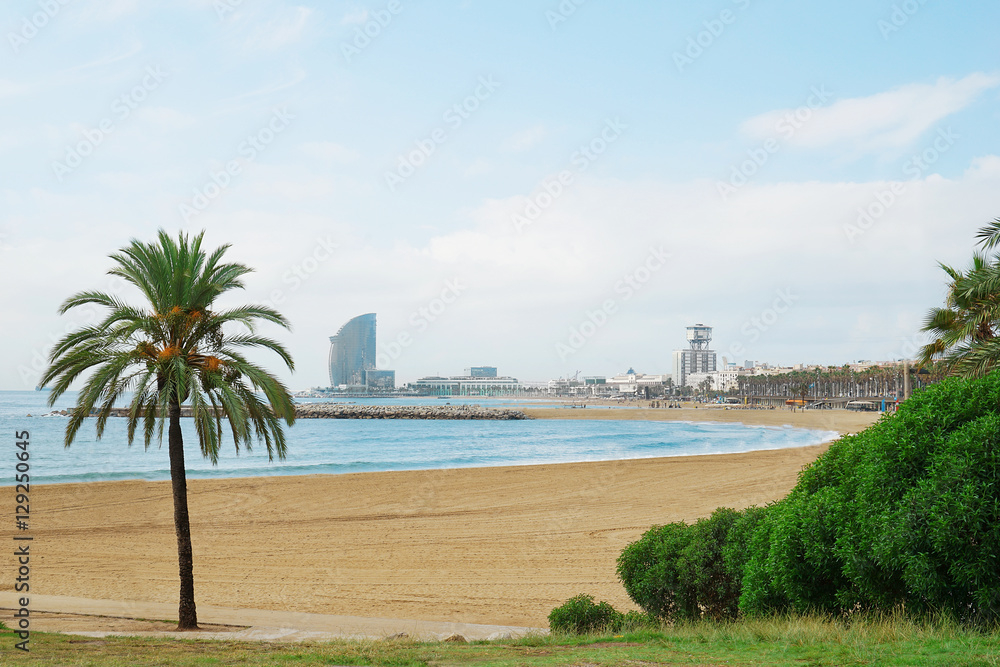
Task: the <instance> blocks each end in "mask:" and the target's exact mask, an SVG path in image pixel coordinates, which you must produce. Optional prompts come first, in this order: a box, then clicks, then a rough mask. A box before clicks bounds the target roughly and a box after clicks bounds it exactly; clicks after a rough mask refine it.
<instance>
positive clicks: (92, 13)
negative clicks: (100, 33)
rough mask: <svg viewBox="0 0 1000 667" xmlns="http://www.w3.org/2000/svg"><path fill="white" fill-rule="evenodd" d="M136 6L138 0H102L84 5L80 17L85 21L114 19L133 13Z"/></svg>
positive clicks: (137, 6) (137, 5)
mask: <svg viewBox="0 0 1000 667" xmlns="http://www.w3.org/2000/svg"><path fill="white" fill-rule="evenodd" d="M138 8H139V2H138V0H102V1H101V2H95V3H88V4H87V5H84V8H83V10H82V11H81V12H80V18H81V19H83V20H85V21H114V20H115V19H119V18H121V17H123V16H128V15H129V14H133V13H135V11H136V10H137V9H138Z"/></svg>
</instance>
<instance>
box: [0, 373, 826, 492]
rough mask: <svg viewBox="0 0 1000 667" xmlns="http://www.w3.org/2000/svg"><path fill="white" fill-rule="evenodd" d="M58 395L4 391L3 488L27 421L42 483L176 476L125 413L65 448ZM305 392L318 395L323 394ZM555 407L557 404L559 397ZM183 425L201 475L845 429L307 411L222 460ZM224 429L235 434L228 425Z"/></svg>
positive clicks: (520, 458)
mask: <svg viewBox="0 0 1000 667" xmlns="http://www.w3.org/2000/svg"><path fill="white" fill-rule="evenodd" d="M48 398H49V394H48V392H46V391H0V486H11V485H13V484H14V483H15V481H14V475H15V474H16V470H15V469H16V466H17V464H18V462H19V461H18V460H17V459H16V458H15V455H16V454H17V453H18V452H20V451H21V449H18V448H17V447H16V446H15V443H16V442H17V440H18V436H17V434H18V433H23V432H24V431H27V432H28V442H29V445H28V452H29V459H28V463H29V467H30V479H31V482H32V483H34V484H56V483H67V482H95V481H115V480H127V479H136V480H166V479H170V466H169V462H168V457H167V446H166V429H164V442H163V444H162V445H160V443H159V442H158V441H157V440H156V438H155V437H154V440H153V442H152V443H151V445H150V447H149V449H148V450H147V449H146V448H145V447H144V446H143V443H142V441H141V434H137V435H138V438H139V440H138V441H137V442H134V443H133V444H132V445H131V446H129V445H128V439H127V432H126V420H125V419H123V418H111V419H110V420H109V421H108V424H107V428H106V429H105V432H104V434H103V437H102V438H101V439H100V440H98V439H97V438H96V436H95V427H94V423H93V422H94V420H88V422H87V423H85V424H84V426H83V427H82V428H81V429H80V431H79V433H78V434H77V437H76V440H75V441H74V442H73V443H72V445H71V446H70V447H65V446H64V445H63V442H64V438H65V432H66V425H67V423H68V418H67V417H65V416H61V415H56V414H53V412H54V411H57V410H64V409H69V408H71V407H73V405H75V403H76V394H75V392H67V393H66V394H64V395H63V396H61V397H60V398H59V400H58V401H57V402H56V403H55V405H53V406H52V407H49V405H48V403H47V401H48ZM298 400H300V402H304V403H308V402H318V401H317V400H316V399H298ZM342 402H347V403H355V404H360V405H366V404H367V405H373V404H380V405H444V404H446V403H450V404H451V405H460V404H479V405H483V406H490V407H515V408H516V407H528V406H530V405H532V401H530V400H521V399H517V400H515V399H461V398H454V399H447V400H441V399H434V398H428V399H412V398H408V399H382V400H379V399H350V400H344V401H342ZM535 404H536V405H539V404H538V403H535ZM543 405H546V406H548V407H553V406H554V405H553V404H552V403H548V402H546V403H544V404H543ZM555 405H558V404H555ZM565 409H567V410H570V409H572V408H569V407H566V408H565ZM586 409H587V410H593V409H601V408H593V407H588V408H586ZM611 410H613V408H611ZM612 414H613V413H612ZM182 430H183V433H184V445H185V459H186V464H187V474H188V477H189V478H218V477H259V476H269V475H312V474H342V473H355V472H375V471H388V470H425V469H436V468H469V467H483V466H509V465H536V464H543V463H565V462H572V461H609V460H618V459H639V458H651V457H660V456H682V455H691V454H725V453H736V452H747V451H754V450H761V449H781V448H786V447H800V446H804V445H813V444H819V443H822V442H826V441H828V440H831V439H834V438H836V437H837V433H836V432H833V431H821V430H809V429H801V428H792V427H771V426H744V425H741V424H729V423H726V424H722V423H710V422H677V421H667V422H653V421H634V420H616V419H607V420H603V419H601V420H595V419H532V420H516V421H492V420H491V421H464V420H463V421H451V420H409V419H402V420H393V419H300V420H298V421H297V422H296V423H295V424H294V425H293V426H292V427H290V428H287V429H286V435H287V444H288V452H287V456H286V457H285V459H284V460H278V459H277V458H275V459H274V460H273V461H272V460H268V455H267V451H266V448H265V447H264V445H263V444H260V445H258V446H255V447H254V448H253V450H252V451H246V450H244V449H241V450H240V451H239V453H237V452H236V450H235V447H234V445H233V442H232V437H231V436H230V438H229V441H228V442H226V441H224V445H223V447H222V449H221V452H220V455H219V461H218V464H217V465H212V463H211V462H210V461H208V460H207V459H205V458H203V457H202V456H201V454H200V451H199V449H198V445H197V439H196V436H195V432H194V426H193V423H192V422H191V420H190V419H184V420H182ZM223 431H224V435H225V425H224V426H223ZM21 469H22V470H23V469H24V466H22V467H21Z"/></svg>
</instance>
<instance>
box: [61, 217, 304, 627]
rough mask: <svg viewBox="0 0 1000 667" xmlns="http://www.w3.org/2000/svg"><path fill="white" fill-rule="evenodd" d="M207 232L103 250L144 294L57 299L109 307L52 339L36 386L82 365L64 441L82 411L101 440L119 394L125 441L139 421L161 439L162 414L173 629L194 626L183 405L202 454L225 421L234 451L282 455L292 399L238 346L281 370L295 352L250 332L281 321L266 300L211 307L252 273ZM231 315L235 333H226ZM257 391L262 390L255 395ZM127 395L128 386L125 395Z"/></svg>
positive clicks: (212, 447)
mask: <svg viewBox="0 0 1000 667" xmlns="http://www.w3.org/2000/svg"><path fill="white" fill-rule="evenodd" d="M203 236H204V232H202V233H201V234H199V235H198V236H196V237H194V238H193V239H190V238H189V237H188V236H187V235H185V234H183V233H181V234H179V238H178V239H177V240H174V239H173V238H171V237H170V236H169V235H167V233H166V232H164V231H163V230H160V231H159V235H158V238H157V241H156V242H152V243H142V242H140V241H137V240H135V239H132V241H131V243H130V244H129V245H128V246H126V247H124V248H122V249H121V250H119V251H118V252H117V253H115V254H113V255H111V259H113V260H114V261H115V262H116V266H115V267H114V268H112V269H111V270H109V271H108V273H109V274H110V275H113V276H118V277H120V278H122V279H123V280H125V281H126V282H128V283H131V284H132V285H134V286H135V287H137V288H138V289H139V290H140V291H141V292H142V294H143V296H144V297H145V299H146V300H147V302H148V303H146V304H144V307H135V306H131V305H128V304H126V303H124V302H123V301H121V300H119V299H118V298H117V297H116V296H114V295H112V294H107V293H103V292H94V291H84V292H79V293H78V294H75V295H73V296H71V297H70V298H69V299H67V300H66V301H65V302H64V303H63V304H62V306H60V308H59V312H60V313H61V314H64V313H66V312H67V311H68V310H70V309H71V308H75V307H76V306H82V305H84V304H96V305H98V306H103V307H105V308H106V309H107V316H106V317H105V318H104V320H103V321H102V322H100V323H99V324H97V325H95V326H90V327H84V328H83V329H80V330H79V331H76V332H74V333H71V334H68V335H66V336H65V337H63V338H62V340H60V341H59V342H58V343H56V345H55V346H54V347H53V349H52V352H51V353H50V355H49V367H48V369H47V370H46V371H45V374H44V375H43V377H42V385H43V386H44V385H46V384H49V383H53V384H52V392H51V393H50V394H49V405H50V406H52V405H53V404H54V403H55V401H56V400H57V399H58V398H59V397H60V396H61V395H62V394H63V393H64V392H66V390H68V389H69V387H70V384H71V383H73V381H74V380H76V379H78V378H80V377H81V376H82V375H83V374H84V373H87V372H88V371H91V372H90V375H89V377H88V378H87V379H86V381H85V383H84V386H83V388H82V389H81V390H80V392H79V395H78V397H77V401H76V408H75V409H74V410H73V414H72V416H71V418H70V420H69V422H68V424H67V426H66V438H65V446H66V447H69V446H70V444H72V442H73V440H74V438H75V437H76V434H77V432H78V431H79V430H80V427H81V426H82V425H83V422H84V420H85V419H86V418H87V417H89V416H92V415H93V416H96V427H97V437H98V438H100V437H101V436H102V435H103V433H104V429H105V426H106V425H107V421H108V419H109V418H110V417H111V415H112V412H113V410H112V409H113V408H114V407H115V405H116V403H124V402H125V401H126V399H128V416H127V418H128V444H129V445H131V444H132V442H133V440H134V438H135V433H136V430H137V429H138V428H139V426H140V424H141V425H142V434H143V441H144V443H145V446H146V448H147V449H148V448H149V445H150V442H151V441H152V439H153V435H154V433H156V434H157V439H158V441H160V442H162V440H163V426H164V420H165V419H166V421H167V423H168V425H169V426H168V443H169V446H168V452H169V458H170V480H171V485H172V491H173V500H174V527H175V530H176V533H177V557H178V566H179V571H180V605H179V610H178V629H181V630H190V629H196V628H197V627H198V615H197V610H196V607H195V601H194V562H193V558H192V549H191V527H190V522H189V518H188V505H187V478H186V473H185V467H184V442H183V438H182V435H181V422H180V419H181V405H182V404H184V403H188V404H189V405H190V408H191V413H192V417H193V419H194V424H195V430H196V432H197V435H198V444H199V445H200V448H201V453H202V455H203V456H205V457H207V458H209V459H210V460H211V461H212V463H213V464H216V463H218V456H219V445H220V442H221V441H222V438H223V431H222V421H223V419H225V420H226V421H227V422H228V424H229V428H230V430H231V431H232V435H233V442H234V444H235V445H236V451H237V452H239V449H240V446H241V445H242V446H244V447H245V448H246V449H247V451H249V450H250V449H251V446H252V444H253V440H255V439H256V440H257V441H258V442H263V443H264V446H265V447H266V448H267V454H268V459H269V460H273V459H274V455H275V454H277V456H278V458H279V459H283V458H284V457H285V434H284V430H283V428H282V424H281V420H282V419H283V420H284V421H285V423H286V424H288V425H291V424H292V423H293V421H294V420H295V409H294V406H293V404H292V399H291V397H290V396H289V394H288V390H287V389H286V387H285V386H284V385H283V384H282V383H281V382H280V381H278V380H277V379H276V378H275V377H274V376H272V375H271V374H270V373H268V372H267V371H265V370H263V369H262V368H260V367H259V366H257V365H255V364H253V363H250V362H249V361H248V360H247V359H246V358H245V357H244V356H243V354H242V352H241V351H242V350H243V349H246V348H264V349H269V350H272V351H274V352H275V353H277V354H278V356H279V357H281V360H282V361H283V362H284V363H285V365H286V366H287V367H288V368H289V370H294V362H293V361H292V358H291V356H290V355H289V354H288V352H287V351H286V350H285V348H284V347H283V346H282V345H281V344H280V343H278V342H276V341H274V340H271V339H269V338H266V337H263V336H259V335H257V334H256V333H255V330H256V324H257V322H258V321H261V320H263V321H267V322H273V323H275V324H278V325H280V326H282V327H285V328H286V329H288V328H289V325H288V322H287V321H286V320H285V318H284V317H283V316H282V315H281V314H279V313H278V312H277V311H275V310H273V309H271V308H267V307H264V306H253V305H248V306H240V307H237V308H231V309H226V310H219V311H215V310H213V309H212V307H213V304H214V303H215V300H216V298H217V297H218V296H220V295H221V294H223V293H225V292H227V291H229V290H233V289H242V288H243V283H242V281H241V280H240V278H241V277H242V276H243V275H245V274H247V273H249V272H250V271H252V269H250V268H248V267H246V266H244V265H242V264H232V263H222V256H223V255H224V254H225V252H226V250H227V249H228V248H229V247H230V246H229V245H224V246H222V247H220V248H218V249H216V250H215V251H213V252H212V253H211V255H206V253H205V251H204V250H203V249H202V237H203ZM231 325H236V328H237V329H238V331H236V332H233V331H231V329H232V328H233V327H232V326H231ZM257 392H262V393H263V395H264V399H263V400H262V399H261V398H260V397H259V396H258V394H257ZM128 394H131V397H130V399H129V398H128Z"/></svg>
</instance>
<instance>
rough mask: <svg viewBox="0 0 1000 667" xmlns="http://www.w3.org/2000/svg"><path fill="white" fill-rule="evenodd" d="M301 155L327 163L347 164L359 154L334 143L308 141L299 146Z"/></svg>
mask: <svg viewBox="0 0 1000 667" xmlns="http://www.w3.org/2000/svg"><path fill="white" fill-rule="evenodd" d="M299 148H300V149H301V150H302V152H303V153H306V154H307V155H312V156H313V157H318V158H320V159H321V160H326V161H328V162H339V163H341V164H347V163H348V162H354V161H355V160H357V159H358V158H359V157H360V154H359V153H358V152H357V151H355V150H351V149H350V148H347V147H346V146H344V145H343V144H338V143H337V142H335V141H309V142H306V143H304V144H302V145H300V146H299Z"/></svg>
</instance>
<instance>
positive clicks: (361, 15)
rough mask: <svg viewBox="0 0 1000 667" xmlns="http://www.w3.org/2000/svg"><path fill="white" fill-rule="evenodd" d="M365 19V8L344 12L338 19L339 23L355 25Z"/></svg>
mask: <svg viewBox="0 0 1000 667" xmlns="http://www.w3.org/2000/svg"><path fill="white" fill-rule="evenodd" d="M367 20H368V10H367V9H353V10H351V11H349V12H347V13H346V14H344V18H342V19H340V25H357V24H360V23H364V22H365V21H367Z"/></svg>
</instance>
